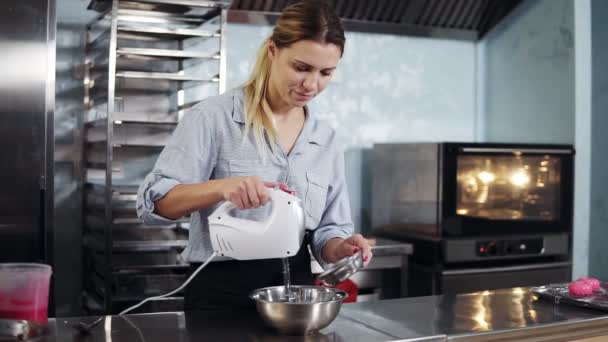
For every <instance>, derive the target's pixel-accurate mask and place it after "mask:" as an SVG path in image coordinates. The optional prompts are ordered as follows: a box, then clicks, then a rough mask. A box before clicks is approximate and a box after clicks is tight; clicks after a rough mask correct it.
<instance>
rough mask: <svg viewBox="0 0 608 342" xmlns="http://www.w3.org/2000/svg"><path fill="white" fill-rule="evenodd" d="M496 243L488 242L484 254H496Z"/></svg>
mask: <svg viewBox="0 0 608 342" xmlns="http://www.w3.org/2000/svg"><path fill="white" fill-rule="evenodd" d="M496 252H497V251H496V243H495V242H490V243H488V246H487V247H486V255H488V256H493V255H496Z"/></svg>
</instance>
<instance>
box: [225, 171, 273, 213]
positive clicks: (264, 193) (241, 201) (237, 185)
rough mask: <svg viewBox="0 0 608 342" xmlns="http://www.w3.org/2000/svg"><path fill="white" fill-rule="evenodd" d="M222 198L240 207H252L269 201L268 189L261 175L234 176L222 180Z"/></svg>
mask: <svg viewBox="0 0 608 342" xmlns="http://www.w3.org/2000/svg"><path fill="white" fill-rule="evenodd" d="M220 191H221V193H222V198H223V199H224V200H225V201H230V202H232V203H234V205H235V206H236V207H237V208H239V209H251V208H257V207H260V206H263V205H265V204H266V203H267V202H268V190H266V186H265V185H264V182H262V179H261V178H260V177H259V176H247V177H233V178H225V179H223V180H222V186H221V187H220Z"/></svg>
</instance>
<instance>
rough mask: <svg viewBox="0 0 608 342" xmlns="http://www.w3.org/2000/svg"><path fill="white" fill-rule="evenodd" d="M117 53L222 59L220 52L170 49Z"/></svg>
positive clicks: (144, 56) (136, 55)
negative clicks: (210, 52)
mask: <svg viewBox="0 0 608 342" xmlns="http://www.w3.org/2000/svg"><path fill="white" fill-rule="evenodd" d="M116 53H117V54H118V55H121V56H125V57H130V58H166V59H193V58H198V59H220V54H219V52H216V53H213V54H208V53H202V52H196V51H182V50H169V49H145V48H120V49H118V50H116Z"/></svg>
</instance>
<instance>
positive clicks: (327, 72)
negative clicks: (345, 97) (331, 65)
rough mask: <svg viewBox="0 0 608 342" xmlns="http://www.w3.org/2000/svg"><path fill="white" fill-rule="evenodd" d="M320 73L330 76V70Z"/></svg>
mask: <svg viewBox="0 0 608 342" xmlns="http://www.w3.org/2000/svg"><path fill="white" fill-rule="evenodd" d="M321 75H323V76H325V77H329V76H331V71H325V72H322V73H321Z"/></svg>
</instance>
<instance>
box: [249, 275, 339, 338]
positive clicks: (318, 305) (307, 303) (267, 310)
mask: <svg viewBox="0 0 608 342" xmlns="http://www.w3.org/2000/svg"><path fill="white" fill-rule="evenodd" d="M249 297H250V298H251V299H253V300H254V301H255V303H256V308H257V310H258V313H259V314H260V316H261V317H262V319H263V320H264V321H265V322H266V323H267V324H268V325H270V326H271V327H273V328H275V329H277V330H278V331H279V332H280V333H283V334H289V335H306V334H312V333H315V332H317V331H318V330H320V329H323V328H325V327H326V326H328V325H329V324H330V323H331V322H332V321H333V320H334V319H335V318H336V316H337V315H338V312H339V311H340V307H341V306H342V301H343V300H344V299H346V298H348V294H347V293H346V292H344V291H342V290H339V289H333V288H325V287H321V286H298V285H294V286H291V295H290V298H289V299H288V298H287V297H286V295H285V286H273V287H265V288H261V289H257V290H254V291H253V292H252V293H251V295H250V296H249Z"/></svg>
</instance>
